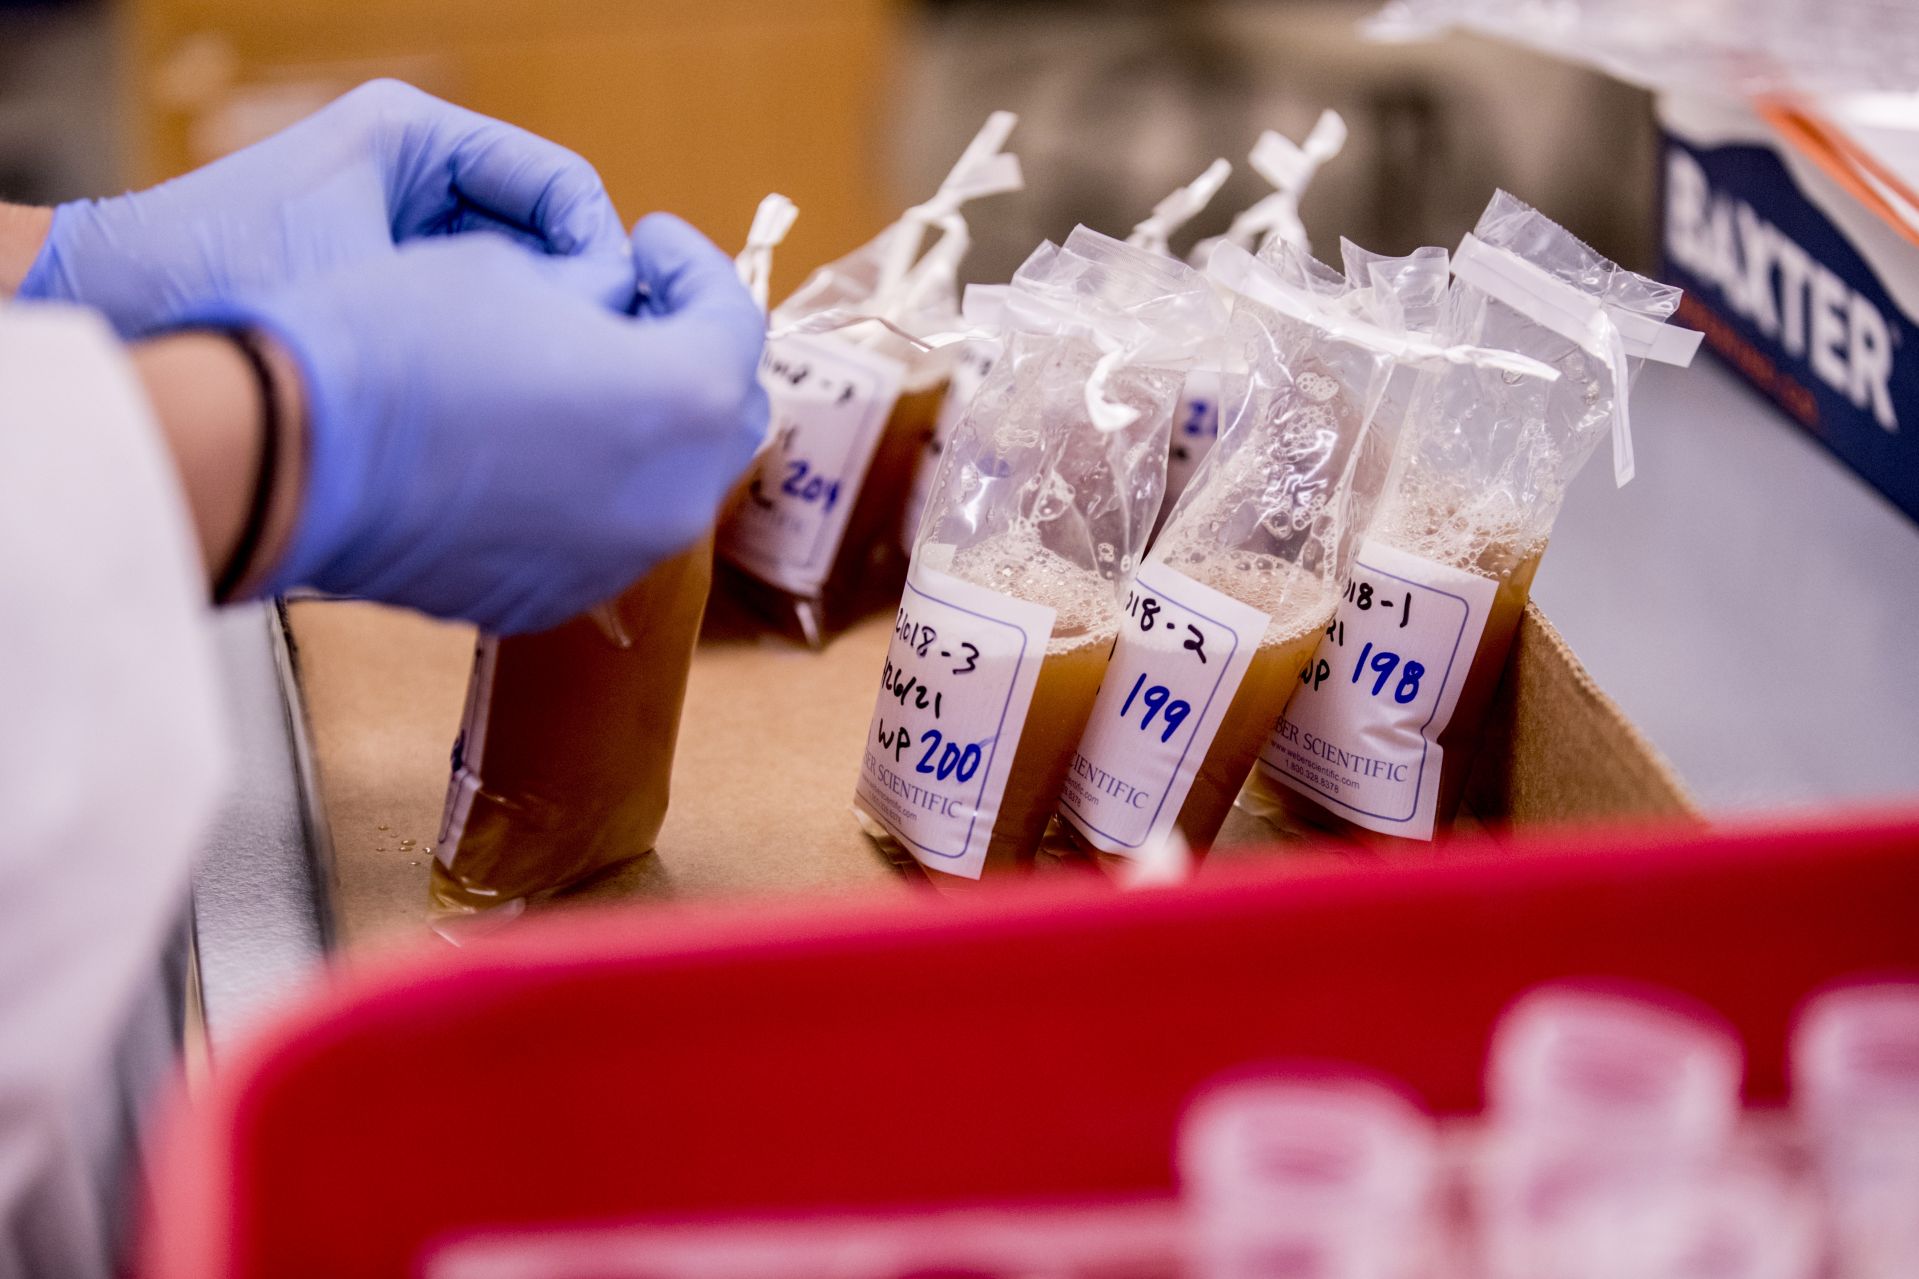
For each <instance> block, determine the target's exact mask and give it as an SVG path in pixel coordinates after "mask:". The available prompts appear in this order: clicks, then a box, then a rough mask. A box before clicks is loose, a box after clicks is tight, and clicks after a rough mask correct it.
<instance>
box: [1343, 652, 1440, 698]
mask: <svg viewBox="0 0 1919 1279" xmlns="http://www.w3.org/2000/svg"><path fill="white" fill-rule="evenodd" d="M1369 657H1370V658H1371V659H1372V660H1371V661H1370V662H1369V661H1367V658H1369ZM1395 667H1399V654H1397V653H1389V652H1387V651H1386V650H1385V649H1383V648H1382V649H1380V650H1379V652H1377V653H1375V652H1373V646H1372V645H1371V644H1367V645H1366V647H1364V648H1362V649H1360V650H1359V660H1358V661H1356V662H1354V663H1353V678H1352V681H1351V682H1352V683H1354V684H1357V683H1359V677H1360V676H1361V675H1363V674H1365V673H1366V671H1368V670H1371V671H1372V672H1373V673H1374V674H1376V675H1378V676H1379V678H1378V679H1376V680H1374V681H1373V692H1372V695H1373V696H1374V697H1378V696H1379V695H1380V693H1381V692H1382V691H1384V690H1385V688H1386V681H1387V680H1389V679H1391V678H1392V677H1393V669H1394V668H1395ZM1425 673H1426V668H1425V667H1424V666H1422V665H1420V664H1419V663H1418V662H1407V663H1406V665H1405V666H1404V667H1400V669H1399V683H1398V684H1396V685H1394V686H1393V700H1394V701H1395V702H1398V703H1399V704H1400V705H1401V706H1404V705H1405V704H1406V703H1407V702H1410V701H1412V700H1413V699H1414V698H1415V697H1418V696H1419V681H1420V677H1421V676H1423V675H1425Z"/></svg>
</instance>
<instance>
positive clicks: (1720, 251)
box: [1659, 97, 1919, 518]
mask: <svg viewBox="0 0 1919 1279" xmlns="http://www.w3.org/2000/svg"><path fill="white" fill-rule="evenodd" d="M1765 111H1766V114H1765V117H1764V118H1762V117H1761V115H1760V114H1758V113H1757V112H1755V111H1754V110H1751V109H1748V108H1746V107H1743V106H1740V105H1738V104H1734V103H1725V102H1716V101H1714V102H1706V101H1693V100H1688V99H1681V98H1673V97H1666V98H1662V99H1661V101H1660V104H1659V118H1660V123H1661V126H1662V129H1663V131H1664V182H1663V195H1662V203H1663V208H1664V226H1665V229H1664V235H1663V245H1664V258H1665V277H1666V278H1667V279H1668V280H1670V281H1672V282H1673V283H1674V284H1677V285H1679V286H1681V287H1682V288H1684V289H1685V290H1686V298H1685V301H1684V302H1683V303H1682V304H1681V306H1680V309H1679V314H1678V316H1677V319H1678V321H1679V323H1681V324H1685V325H1687V326H1689V327H1691V328H1695V329H1701V330H1703V331H1704V332H1705V335H1706V345H1707V346H1709V347H1711V348H1712V349H1713V350H1714V351H1716V352H1717V353H1718V354H1719V355H1720V357H1721V358H1723V359H1724V360H1725V361H1726V362H1727V363H1728V364H1730V365H1731V366H1732V367H1733V368H1734V369H1736V370H1738V371H1739V372H1740V373H1741V374H1742V375H1743V376H1744V377H1745V378H1746V379H1747V380H1748V381H1750V382H1751V383H1752V384H1753V385H1754V386H1756V387H1757V388H1759V390H1760V391H1762V392H1764V393H1765V394H1766V395H1767V396H1768V397H1769V398H1771V399H1772V400H1773V402H1774V403H1776V404H1778V405H1779V407H1780V408H1781V409H1783V410H1784V411H1785V413H1786V415H1787V416H1788V417H1790V418H1792V419H1793V420H1794V421H1796V422H1798V423H1799V424H1800V425H1802V426H1804V427H1805V428H1806V429H1807V430H1808V431H1810V432H1811V433H1812V434H1813V435H1815V436H1816V437H1818V439H1819V440H1821V441H1822V442H1823V443H1824V444H1825V445H1826V446H1827V447H1828V448H1830V449H1831V450H1832V451H1833V452H1834V453H1836V454H1837V455H1838V456H1839V457H1840V458H1842V459H1843V460H1845V461H1846V462H1847V463H1849V464H1850V465H1851V466H1852V467H1853V468H1854V469H1855V470H1857V471H1858V472H1859V474H1860V475H1862V476H1864V477H1865V478H1866V480H1868V481H1869V482H1870V483H1872V484H1873V485H1874V486H1875V487H1877V488H1878V489H1879V490H1880V491H1881V492H1883V493H1884V494H1885V495H1886V496H1887V497H1888V498H1890V499H1892V501H1893V502H1894V503H1896V504H1897V505H1899V506H1900V507H1901V508H1903V509H1904V510H1905V512H1906V513H1907V514H1908V515H1911V516H1913V517H1914V518H1919V349H1915V339H1919V209H1915V208H1910V207H1908V206H1906V205H1905V204H1904V200H1903V198H1902V197H1901V195H1900V191H1901V190H1902V189H1904V187H1905V180H1904V179H1902V178H1901V177H1900V174H1899V171H1898V166H1899V165H1900V164H1901V163H1903V164H1905V165H1906V166H1907V168H1908V170H1919V131H1915V132H1910V133H1906V134H1904V135H1902V134H1901V133H1900V132H1898V131H1897V130H1870V129H1854V130H1852V131H1841V130H1840V129H1838V128H1837V127H1836V126H1833V125H1831V124H1830V123H1828V122H1825V121H1822V120H1819V119H1817V118H1816V117H1811V116H1806V115H1803V114H1800V113H1796V112H1792V111H1787V110H1785V109H1783V108H1766V109H1765ZM1855 135H1856V136H1855ZM1862 139H1863V140H1862ZM1902 151H1903V152H1904V153H1905V154H1904V156H1903V158H1902V157H1901V155H1900V153H1901V152H1902ZM1908 176H1910V174H1909V175H1908ZM1907 196H1908V197H1909V196H1910V192H1909V190H1908V191H1907Z"/></svg>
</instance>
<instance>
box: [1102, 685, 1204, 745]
mask: <svg viewBox="0 0 1919 1279" xmlns="http://www.w3.org/2000/svg"><path fill="white" fill-rule="evenodd" d="M1145 683H1146V674H1145V672H1144V671H1142V672H1140V676H1139V678H1138V679H1136V680H1134V681H1133V691H1132V692H1130V693H1128V694H1126V702H1125V704H1124V705H1122V706H1121V707H1120V708H1119V717H1120V718H1121V719H1125V718H1126V716H1127V713H1128V712H1130V711H1131V710H1132V709H1133V701H1134V699H1135V698H1137V699H1138V700H1139V702H1140V704H1141V705H1143V706H1145V707H1146V714H1144V715H1143V716H1141V717H1140V721H1139V728H1140V731H1141V732H1145V731H1146V730H1147V729H1148V728H1150V727H1151V726H1152V723H1153V716H1155V715H1157V716H1159V717H1160V722H1161V724H1162V725H1163V728H1162V729H1161V731H1160V735H1159V740H1160V741H1162V742H1170V741H1172V740H1173V734H1174V733H1177V732H1178V731H1179V726H1180V725H1181V724H1183V723H1185V722H1186V717H1187V716H1188V715H1190V714H1192V713H1193V707H1192V704H1191V703H1189V702H1186V701H1183V700H1181V699H1179V698H1177V697H1174V696H1173V690H1172V689H1170V688H1168V687H1166V685H1164V684H1155V685H1153V686H1152V687H1151V688H1149V689H1147V690H1146V691H1145V692H1144V693H1143V694H1142V693H1141V692H1140V687H1141V686H1142V685H1143V684H1145Z"/></svg>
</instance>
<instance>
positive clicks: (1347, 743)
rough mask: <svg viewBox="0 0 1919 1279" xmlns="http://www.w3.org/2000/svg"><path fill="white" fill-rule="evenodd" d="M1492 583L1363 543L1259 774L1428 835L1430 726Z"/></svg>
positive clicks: (1448, 695)
mask: <svg viewBox="0 0 1919 1279" xmlns="http://www.w3.org/2000/svg"><path fill="white" fill-rule="evenodd" d="M1498 589H1499V588H1498V585H1497V584H1496V583H1494V582H1493V581H1492V580H1491V579H1490V578H1484V577H1480V576H1479V575H1478V574H1476V573H1468V572H1466V571H1464V570H1463V569H1457V568H1452V567H1450V566H1448V565H1445V564H1438V563H1435V562H1434V561H1432V560H1428V559H1422V558H1421V557H1419V556H1417V555H1409V554H1407V553H1406V552H1405V551H1401V550H1397V549H1395V548H1394V547H1391V546H1386V545H1384V544H1383V543H1379V542H1371V541H1369V542H1367V543H1366V544H1365V545H1363V546H1362V547H1361V548H1360V549H1359V553H1358V554H1357V555H1356V556H1354V562H1353V574H1352V580H1351V581H1350V582H1348V583H1347V586H1346V590H1345V592H1344V593H1343V594H1342V595H1341V597H1340V604H1339V612H1338V614H1337V615H1336V616H1335V617H1334V619H1333V622H1332V625H1330V626H1328V627H1327V628H1326V638H1325V639H1324V640H1322V641H1321V642H1320V645H1319V651H1318V652H1317V653H1316V654H1315V655H1314V657H1313V660H1312V661H1311V662H1309V663H1308V664H1307V668H1306V670H1305V672H1304V673H1303V674H1302V675H1301V676H1300V680H1301V685H1302V686H1301V688H1300V689H1299V691H1298V692H1296V693H1295V694H1294V695H1293V699H1292V701H1290V702H1288V703H1287V705H1286V713H1285V715H1284V716H1282V717H1281V719H1280V721H1279V724H1278V726H1277V727H1276V728H1275V729H1274V730H1273V735H1272V737H1270V738H1269V739H1268V740H1267V742H1266V747H1265V749H1264V750H1262V751H1261V752H1260V756H1259V766H1260V769H1261V771H1262V772H1264V773H1265V774H1266V775H1267V776H1269V777H1271V778H1273V779H1274V780H1276V781H1278V782H1280V783H1282V784H1284V785H1286V786H1289V787H1291V788H1292V789H1294V790H1296V791H1298V792H1299V793H1300V794H1302V795H1306V796H1309V797H1310V798H1312V799H1314V800H1317V801H1318V802H1319V803H1321V804H1323V805H1325V806H1326V807H1327V808H1328V809H1330V810H1331V811H1332V812H1334V813H1337V814H1338V815H1339V816H1341V817H1343V818H1345V819H1346V820H1348V821H1350V822H1353V823H1355V824H1356V825H1359V826H1363V827H1365V828H1366V829H1367V830H1372V831H1378V832H1380V833H1381V834H1386V835H1403V836H1405V837H1407V838H1409V839H1431V838H1432V837H1433V825H1434V818H1435V815H1436V813H1437V810H1438V804H1439V762H1440V748H1439V735H1440V733H1441V732H1443V731H1444V730H1445V728H1446V726H1447V725H1448V724H1449V723H1451V722H1452V717H1453V708H1454V707H1455V706H1456V705H1458V703H1459V691H1460V688H1461V686H1462V685H1464V684H1465V682H1466V673H1467V671H1468V670H1469V669H1471V667H1472V660H1473V654H1474V653H1475V652H1476V651H1477V650H1478V648H1479V637H1480V634H1481V633H1482V632H1483V631H1484V630H1485V629H1486V617H1487V614H1488V613H1489V612H1490V611H1491V609H1492V603H1493V597H1494V595H1495V594H1497V593H1498Z"/></svg>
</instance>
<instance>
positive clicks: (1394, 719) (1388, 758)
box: [1247, 192, 1699, 839]
mask: <svg viewBox="0 0 1919 1279" xmlns="http://www.w3.org/2000/svg"><path fill="white" fill-rule="evenodd" d="M1453 272H1454V277H1455V278H1454V283H1453V287H1452V289H1451V291H1450V294H1449V297H1448V302H1447V307H1448V313H1447V331H1448V333H1449V335H1450V336H1451V337H1452V338H1453V339H1454V340H1456V341H1462V342H1474V343H1478V344H1481V345H1485V346H1492V347H1497V348H1501V349H1505V350H1508V351H1512V352H1516V353H1520V354H1523V355H1527V356H1530V357H1532V358H1534V359H1537V360H1539V361H1542V362H1544V363H1545V364H1547V365H1550V366H1551V367H1552V368H1553V369H1555V370H1557V371H1558V373H1559V374H1560V376H1559V377H1558V378H1557V379H1556V380H1554V381H1551V382H1547V381H1545V380H1542V379H1540V378H1537V377H1528V376H1524V375H1523V374H1520V373H1518V372H1515V371H1513V370H1499V369H1494V368H1488V367H1481V366H1477V365H1473V364H1448V365H1445V366H1444V367H1441V368H1438V369H1434V370H1430V371H1427V372H1424V373H1422V375H1421V376H1420V378H1419V380H1418V382H1417V385H1416V387H1415V389H1414V391H1413V394H1412V399H1411V401H1410V403H1409V404H1408V407H1407V411H1406V418H1405V423H1404V426H1403V428H1402V432H1401V439H1400V441H1399V445H1398V448H1397V450H1396V451H1395V454H1394V458H1393V464H1392V470H1391V473H1390V475H1389V477H1388V479H1387V482H1386V485H1385V490H1384V493H1383V495H1382V497H1381V499H1380V502H1379V506H1378V509H1377V510H1376V511H1375V512H1374V514H1373V518H1372V521H1371V525H1370V528H1369V532H1368V534H1367V536H1366V539H1365V541H1364V543H1363V544H1362V545H1361V546H1360V547H1359V548H1358V551H1357V552H1356V554H1355V555H1354V568H1353V571H1352V573H1351V575H1350V577H1349V578H1348V580H1347V582H1346V584H1345V587H1344V590H1343V592H1342V596H1341V604H1340V609H1339V613H1338V616H1337V617H1336V618H1335V620H1334V623H1333V629H1332V630H1331V631H1330V632H1329V633H1328V635H1327V638H1326V640H1325V642H1324V643H1322V644H1321V646H1320V650H1319V653H1318V655H1317V656H1316V657H1315V659H1314V662H1313V665H1312V667H1311V669H1310V670H1309V671H1308V672H1307V674H1306V678H1305V682H1304V683H1303V684H1302V685H1301V687H1300V689H1299V690H1298V692H1297V693H1296V694H1295V695H1294V697H1293V700H1292V702H1291V703H1290V704H1289V705H1288V707H1287V709H1286V714H1285V716H1284V717H1283V718H1282V719H1281V720H1280V722H1279V725H1278V727H1277V728H1276V729H1275V731H1274V733H1273V736H1272V738H1271V739H1270V740H1269V742H1268V743H1267V746H1266V749H1265V750H1264V751H1262V752H1261V756H1260V768H1259V771H1258V773H1257V774H1256V775H1255V784H1254V786H1253V787H1249V790H1248V796H1247V802H1248V806H1249V807H1252V808H1255V810H1256V811H1264V812H1267V813H1271V812H1273V811H1274V808H1275V806H1277V807H1281V808H1284V809H1285V810H1286V811H1287V813H1288V814H1289V815H1290V816H1294V817H1302V818H1305V819H1308V820H1316V821H1318V822H1319V824H1322V825H1325V824H1331V825H1334V826H1335V827H1338V828H1342V829H1348V830H1351V829H1355V828H1357V829H1363V830H1366V831H1370V832H1375V833H1379V834H1387V835H1395V836H1400V837H1404V838H1412V839H1431V838H1432V837H1433V835H1434V833H1435V832H1436V831H1439V830H1442V829H1444V828H1445V827H1446V826H1447V825H1448V824H1449V823H1450V822H1451V820H1452V816H1453V813H1454V811H1455V809H1456V808H1457V806H1458V802H1459V795H1460V791H1461V789H1462V787H1463V786H1464V784H1465V779H1466V772H1467V769H1468V766H1469V765H1470V764H1471V762H1472V758H1473V754H1474V750H1475V748H1476V745H1477V738H1478V735H1479V731H1480V726H1481V722H1482V720H1483V718H1484V716H1485V712H1486V708H1487V706H1488V704H1489V703H1490V702H1491V700H1492V696H1493V693H1494V691H1495V690H1496V688H1497V687H1498V684H1499V680H1500V677H1501V675H1502V674H1503V671H1504V668H1505V662H1506V654H1507V651H1508V649H1509V648H1510V646H1511V644H1512V638H1513V635H1514V633H1515V632H1516V631H1517V630H1518V627H1519V621H1520V617H1521V615H1522V613H1523V612H1524V610H1525V606H1526V600H1527V597H1528V594H1529V592H1530V589H1531V586H1532V580H1533V575H1534V573H1536V572H1537V571H1538V567H1539V559H1540V556H1541V555H1542V554H1543V553H1544V552H1545V549H1546V541H1547V539H1548V537H1549V536H1550V535H1551V533H1552V525H1553V521H1554V519H1555V518H1557V516H1558V514H1559V508H1560V504H1561V502H1562V501H1563V499H1564V497H1565V492H1566V486H1567V485H1568V484H1570V483H1571V482H1572V479H1573V477H1574V475H1576V474H1577V473H1578V471H1579V468H1580V467H1581V466H1583V465H1584V464H1585V461H1586V459H1587V458H1588V457H1589V456H1590V455H1591V454H1592V452H1593V450H1594V449H1595V448H1596V447H1597V446H1598V444H1599V442H1600V441H1601V440H1602V439H1605V438H1606V437H1607V435H1608V434H1610V435H1611V437H1612V441H1613V464H1614V473H1615V477H1616V478H1617V480H1618V482H1619V483H1621V484H1623V483H1625V482H1626V481H1627V480H1628V479H1630V478H1631V476H1632V467H1633V461H1632V440H1631V434H1630V428H1629V426H1628V422H1627V409H1626V397H1627V394H1628V391H1629V388H1630V384H1631V377H1632V373H1633V371H1634V370H1635V369H1636V368H1637V367H1638V365H1639V363H1640V362H1641V361H1642V360H1645V359H1657V360H1662V361H1666V362H1671V363H1678V364H1684V363H1687V362H1689V361H1690V359H1691V357H1692V353H1693V352H1694V351H1695V350H1696V349H1697V347H1698V339H1699V335H1698V334H1697V333H1690V332H1687V331H1686V330H1682V329H1675V328H1671V327H1669V326H1667V325H1665V324H1664V320H1665V317H1667V316H1668V315H1670V314H1672V312H1673V310H1674V308H1675V307H1676V306H1677V305H1678V302H1679V291H1678V290H1677V289H1674V288H1671V287H1670V286H1667V285H1663V284H1659V283H1657V282H1655V281H1652V280H1648V279H1646V278H1644V277H1643V276H1638V275H1634V274H1633V273H1632V272H1630V271H1626V270H1623V269H1621V268H1619V267H1617V266H1615V265H1614V264H1613V263H1611V262H1608V261H1606V260H1605V259H1604V258H1601V257H1600V256H1599V255H1598V254H1596V253H1594V252H1593V251H1592V250H1591V249H1589V248H1587V247H1586V246H1585V245H1584V244H1582V243H1580V242H1579V241H1578V240H1576V239H1574V238H1573V236H1572V235H1570V234H1569V233H1567V232H1566V231H1565V230H1564V229H1563V228H1561V227H1559V226H1557V225H1556V224H1554V223H1553V222H1552V221H1550V220H1549V219H1547V218H1545V217H1544V216H1542V215H1541V214H1539V213H1537V212H1535V211H1534V210H1532V209H1530V208H1528V207H1527V206H1526V205H1524V204H1522V203H1520V202H1519V201H1518V200H1516V199H1514V198H1513V197H1511V196H1509V195H1507V194H1505V193H1504V192H1500V193H1499V194H1497V195H1496V196H1495V197H1494V198H1493V201H1492V203H1491V204H1490V205H1488V206H1487V209H1486V212H1485V214H1484V215H1483V216H1482V217H1481V218H1480V221H1479V225H1478V228H1477V230H1476V232H1475V233H1474V234H1473V235H1469V236H1468V237H1466V240H1465V241H1464V243H1462V244H1461V246H1460V250H1459V252H1458V253H1457V254H1455V255H1454V259H1453ZM1294 797H1297V799H1295V798H1294ZM1299 800H1303V801H1305V803H1304V804H1303V805H1302V804H1300V803H1299V802H1298V801H1299Z"/></svg>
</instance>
